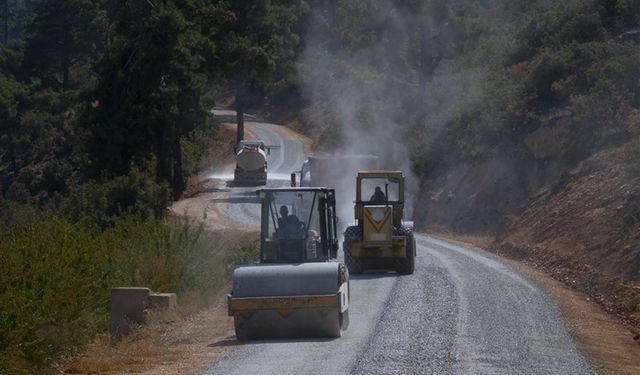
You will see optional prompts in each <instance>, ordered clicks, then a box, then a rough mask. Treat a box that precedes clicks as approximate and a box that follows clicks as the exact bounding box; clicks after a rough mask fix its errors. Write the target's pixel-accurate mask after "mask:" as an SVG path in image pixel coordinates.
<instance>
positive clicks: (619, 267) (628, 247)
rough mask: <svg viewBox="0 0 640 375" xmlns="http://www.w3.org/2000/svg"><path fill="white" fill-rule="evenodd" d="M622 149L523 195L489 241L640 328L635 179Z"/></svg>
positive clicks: (638, 179) (639, 191)
mask: <svg viewBox="0 0 640 375" xmlns="http://www.w3.org/2000/svg"><path fill="white" fill-rule="evenodd" d="M625 157H626V156H625V152H624V148H617V149H613V150H609V151H603V152H600V153H598V154H596V155H595V156H593V157H591V158H589V159H587V160H585V161H584V162H582V163H580V164H579V165H578V167H576V168H575V169H574V170H572V171H571V172H570V173H569V174H567V175H566V176H565V178H562V179H560V181H558V183H557V184H555V186H549V187H547V188H544V189H542V190H541V191H540V192H539V193H538V194H537V195H536V196H535V197H533V198H532V199H530V201H529V203H528V205H527V207H526V209H525V210H524V212H523V213H522V214H521V215H520V216H518V217H517V218H516V219H515V220H513V221H512V222H511V223H510V225H509V226H508V227H507V228H506V229H505V230H503V231H501V234H500V235H499V236H498V237H497V239H496V241H495V242H494V244H493V245H492V248H493V250H494V251H497V252H499V253H503V254H505V255H508V256H511V257H514V258H517V259H522V260H526V261H528V262H529V263H532V264H534V265H536V266H538V267H540V268H542V269H543V270H545V271H546V272H548V273H550V274H552V275H554V276H555V277H556V278H558V279H560V280H562V281H564V282H566V283H568V284H570V285H572V286H574V287H576V288H578V289H581V290H583V291H585V292H586V293H588V294H590V295H591V296H592V297H593V298H595V299H596V300H597V301H599V302H600V303H601V304H603V305H604V306H605V307H606V308H607V309H608V310H609V311H610V312H614V313H616V314H619V315H620V316H621V317H622V318H623V319H624V320H625V321H626V322H627V323H629V324H630V325H631V326H632V327H634V328H635V329H636V330H637V329H639V328H640V176H638V175H637V174H634V173H632V172H630V171H629V170H628V169H627V168H628V167H627V166H628V165H629V163H628V162H625Z"/></svg>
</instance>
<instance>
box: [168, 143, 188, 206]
mask: <svg viewBox="0 0 640 375" xmlns="http://www.w3.org/2000/svg"><path fill="white" fill-rule="evenodd" d="M176 133H178V134H175V135H174V137H173V140H172V141H173V145H172V146H173V147H172V148H173V152H172V154H173V181H172V184H171V185H172V186H171V187H172V191H173V200H178V199H180V195H182V192H184V189H185V182H184V176H183V173H182V146H181V144H180V134H179V132H176Z"/></svg>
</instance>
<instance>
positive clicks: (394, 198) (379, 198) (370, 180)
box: [359, 177, 400, 204]
mask: <svg viewBox="0 0 640 375" xmlns="http://www.w3.org/2000/svg"><path fill="white" fill-rule="evenodd" d="M359 188H360V189H359V191H360V194H361V196H360V197H359V201H361V202H371V203H382V204H385V203H396V202H399V201H400V179H398V178H379V177H365V178H362V179H360V186H359Z"/></svg>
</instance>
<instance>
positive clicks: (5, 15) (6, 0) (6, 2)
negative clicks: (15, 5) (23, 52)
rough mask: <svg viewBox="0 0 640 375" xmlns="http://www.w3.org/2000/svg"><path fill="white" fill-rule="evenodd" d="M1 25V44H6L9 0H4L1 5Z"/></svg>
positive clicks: (7, 38) (7, 40) (7, 39)
mask: <svg viewBox="0 0 640 375" xmlns="http://www.w3.org/2000/svg"><path fill="white" fill-rule="evenodd" d="M2 17H3V20H2V21H3V22H4V24H3V26H4V35H3V39H2V41H3V44H4V45H5V46H6V45H7V43H9V0H4V6H3V14H2Z"/></svg>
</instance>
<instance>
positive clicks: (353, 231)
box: [342, 226, 364, 274]
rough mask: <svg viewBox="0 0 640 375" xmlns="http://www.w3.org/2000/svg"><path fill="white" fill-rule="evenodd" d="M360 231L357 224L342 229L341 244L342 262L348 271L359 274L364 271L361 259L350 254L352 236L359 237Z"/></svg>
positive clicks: (360, 235)
mask: <svg viewBox="0 0 640 375" xmlns="http://www.w3.org/2000/svg"><path fill="white" fill-rule="evenodd" d="M361 237H362V231H361V230H360V227H358V226H351V227H347V229H346V230H345V231H344V242H343V244H342V250H343V251H344V263H345V264H346V265H347V268H348V269H349V272H350V273H353V274H359V273H362V271H364V268H363V266H362V259H360V258H359V257H356V256H353V255H351V240H352V239H353V238H361Z"/></svg>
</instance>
